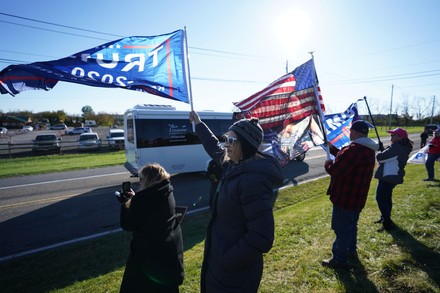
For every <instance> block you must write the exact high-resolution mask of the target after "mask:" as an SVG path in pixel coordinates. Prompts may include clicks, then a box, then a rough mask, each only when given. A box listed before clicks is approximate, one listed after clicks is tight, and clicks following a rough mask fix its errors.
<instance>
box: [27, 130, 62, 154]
mask: <svg viewBox="0 0 440 293" xmlns="http://www.w3.org/2000/svg"><path fill="white" fill-rule="evenodd" d="M60 141H61V138H60V137H57V136H56V135H55V134H53V133H44V134H38V135H37V136H36V137H35V139H34V140H32V142H33V144H32V152H34V153H37V152H59V151H60V150H61V145H60Z"/></svg>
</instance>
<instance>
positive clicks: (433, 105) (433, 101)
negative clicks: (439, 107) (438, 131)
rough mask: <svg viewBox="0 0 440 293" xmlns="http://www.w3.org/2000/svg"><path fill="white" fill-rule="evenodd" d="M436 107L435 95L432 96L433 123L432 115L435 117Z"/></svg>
mask: <svg viewBox="0 0 440 293" xmlns="http://www.w3.org/2000/svg"><path fill="white" fill-rule="evenodd" d="M434 109H435V95H434V96H433V97H432V111H431V122H430V124H432V117H434Z"/></svg>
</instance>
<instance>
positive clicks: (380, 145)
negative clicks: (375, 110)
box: [364, 96, 383, 151]
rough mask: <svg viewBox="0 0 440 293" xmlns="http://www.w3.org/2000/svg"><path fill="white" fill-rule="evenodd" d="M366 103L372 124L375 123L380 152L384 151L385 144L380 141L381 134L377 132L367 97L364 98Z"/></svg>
mask: <svg viewBox="0 0 440 293" xmlns="http://www.w3.org/2000/svg"><path fill="white" fill-rule="evenodd" d="M364 101H365V104H366V105H367V109H368V114H369V115H370V118H371V123H373V127H374V130H375V131H376V136H377V140H378V142H379V148H380V151H382V150H383V144H382V142H381V141H380V137H379V133H378V132H377V127H376V123H374V118H373V115H371V111H370V106H368V102H367V97H365V96H364Z"/></svg>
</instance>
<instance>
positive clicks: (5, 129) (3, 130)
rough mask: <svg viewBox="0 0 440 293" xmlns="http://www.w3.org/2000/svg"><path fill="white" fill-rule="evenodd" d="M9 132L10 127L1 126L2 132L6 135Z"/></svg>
mask: <svg viewBox="0 0 440 293" xmlns="http://www.w3.org/2000/svg"><path fill="white" fill-rule="evenodd" d="M7 133H8V129H7V128H6V127H0V134H1V135H4V134H7Z"/></svg>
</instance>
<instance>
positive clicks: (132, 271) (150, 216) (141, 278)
mask: <svg viewBox="0 0 440 293" xmlns="http://www.w3.org/2000/svg"><path fill="white" fill-rule="evenodd" d="M175 208H176V203H175V200H174V195H173V187H172V186H171V184H170V181H169V180H164V181H162V182H160V183H158V184H156V185H154V186H151V187H149V188H147V189H144V190H141V191H139V192H137V193H136V195H135V196H134V197H133V198H132V199H131V203H130V206H129V207H127V206H126V205H125V204H124V205H121V213H120V222H121V227H122V229H124V230H126V231H132V232H133V238H132V240H131V243H130V255H129V259H128V261H127V265H126V268H125V272H124V277H123V280H122V285H121V292H133V290H135V292H150V291H154V290H157V287H153V288H154V289H153V288H152V287H150V285H149V284H152V283H154V284H167V285H170V286H178V285H180V284H182V282H183V278H184V268H183V239H182V230H181V228H180V225H178V223H177V219H176V213H175ZM154 286H155V285H154Z"/></svg>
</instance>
